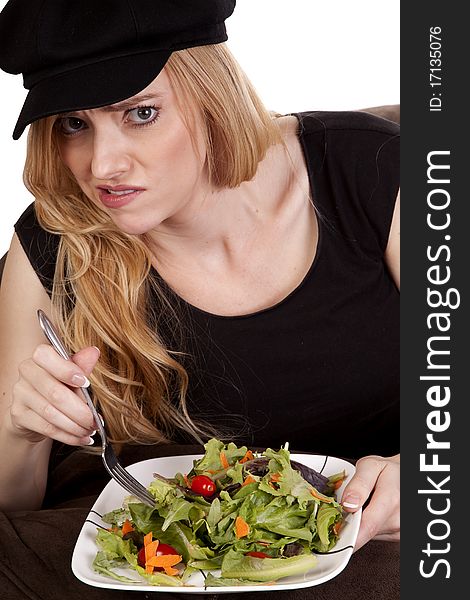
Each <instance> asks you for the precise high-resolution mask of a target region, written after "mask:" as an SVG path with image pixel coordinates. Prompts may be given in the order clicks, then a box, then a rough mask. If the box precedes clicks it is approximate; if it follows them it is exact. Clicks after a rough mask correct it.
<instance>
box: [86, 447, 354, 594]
mask: <svg viewBox="0 0 470 600" xmlns="http://www.w3.org/2000/svg"><path fill="white" fill-rule="evenodd" d="M204 448H205V454H204V456H203V457H202V458H200V459H198V460H195V461H194V462H193V467H192V469H191V470H190V471H189V472H188V473H176V474H175V476H174V477H172V478H171V479H170V478H166V477H163V476H161V475H159V474H158V473H154V479H153V481H152V483H150V485H149V486H148V490H149V492H150V493H151V494H152V496H153V497H154V498H155V507H151V506H148V505H146V504H143V503H141V502H140V501H139V500H138V499H137V498H135V497H133V496H129V497H127V498H126V499H125V500H124V502H123V505H122V507H120V508H117V509H116V510H113V511H111V512H109V513H107V514H105V515H103V517H102V519H103V521H104V522H105V523H107V524H109V528H101V527H100V528H99V529H98V532H97V537H96V543H97V545H98V548H99V550H98V552H97V554H96V557H95V559H94V561H93V569H94V570H95V571H97V572H98V573H101V574H102V575H105V576H108V577H112V578H114V579H117V580H119V581H123V582H125V583H142V578H143V579H144V580H146V581H147V583H148V584H150V585H157V586H158V585H164V586H182V585H188V584H187V582H188V579H189V578H190V576H191V575H192V574H193V573H194V572H196V571H204V573H205V585H206V587H208V586H224V585H229V586H230V585H253V584H254V583H256V582H259V583H260V584H261V583H266V582H275V581H278V580H279V579H281V578H283V577H287V576H290V575H303V574H304V573H307V572H308V571H310V570H311V569H314V568H315V565H316V556H315V553H325V552H328V551H329V550H331V549H332V548H333V547H334V546H335V544H336V542H337V540H338V535H339V531H340V528H341V526H342V524H343V512H342V508H341V506H340V504H339V503H338V502H337V501H336V498H335V491H336V489H338V488H339V487H340V486H341V484H342V482H343V480H344V478H345V477H346V473H345V472H344V471H343V472H341V473H337V474H336V475H333V476H330V477H325V476H324V475H321V474H320V473H318V472H316V471H314V470H313V469H311V468H309V467H307V466H305V465H301V464H299V463H297V462H295V461H291V459H290V453H289V450H288V444H286V445H285V446H284V447H283V448H281V449H280V450H277V451H275V450H272V449H267V450H266V451H265V452H262V453H255V452H252V451H251V450H249V449H248V448H247V447H246V446H241V447H237V446H236V445H235V444H234V443H229V444H224V443H223V442H221V441H219V440H217V439H211V440H209V442H207V444H205V446H204ZM129 568H130V569H132V570H134V571H136V573H138V574H139V575H140V576H141V577H140V578H135V579H131V578H130V577H128V576H127V575H124V574H123V572H122V569H129Z"/></svg>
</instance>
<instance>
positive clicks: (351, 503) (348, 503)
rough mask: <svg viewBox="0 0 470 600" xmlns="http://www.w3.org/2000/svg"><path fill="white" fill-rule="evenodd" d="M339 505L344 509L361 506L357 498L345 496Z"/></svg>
mask: <svg viewBox="0 0 470 600" xmlns="http://www.w3.org/2000/svg"><path fill="white" fill-rule="evenodd" d="M341 504H342V505H343V506H344V507H345V508H359V507H360V506H361V504H360V499H359V497H358V496H346V500H342V501H341Z"/></svg>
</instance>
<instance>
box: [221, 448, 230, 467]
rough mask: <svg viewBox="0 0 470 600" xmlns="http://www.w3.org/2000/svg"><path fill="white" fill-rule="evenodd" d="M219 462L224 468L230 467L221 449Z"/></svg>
mask: <svg viewBox="0 0 470 600" xmlns="http://www.w3.org/2000/svg"><path fill="white" fill-rule="evenodd" d="M219 456H220V462H221V464H222V467H223V468H224V469H228V468H229V467H230V465H229V462H228V460H227V457H226V456H225V452H224V451H223V450H221V452H220V455H219Z"/></svg>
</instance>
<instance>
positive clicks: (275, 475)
mask: <svg viewBox="0 0 470 600" xmlns="http://www.w3.org/2000/svg"><path fill="white" fill-rule="evenodd" d="M270 479H271V481H275V482H278V481H281V479H282V475H281V474H280V473H273V474H272V475H271V477H270Z"/></svg>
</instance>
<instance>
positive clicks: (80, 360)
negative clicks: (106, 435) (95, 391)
mask: <svg viewBox="0 0 470 600" xmlns="http://www.w3.org/2000/svg"><path fill="white" fill-rule="evenodd" d="M98 358H99V350H98V349H97V348H95V347H89V348H84V349H83V350H80V352H78V353H77V354H75V355H74V356H73V358H72V360H71V361H68V360H64V359H63V358H61V357H60V356H59V355H58V354H57V353H56V352H55V350H54V349H53V348H52V346H48V345H46V344H41V345H39V346H38V347H37V348H36V350H35V351H34V353H33V356H32V358H30V359H28V360H25V361H24V362H22V363H21V364H20V366H19V373H20V376H19V379H18V381H17V382H16V384H15V385H14V387H13V400H12V404H11V406H10V410H9V415H7V416H9V420H10V424H11V429H12V431H13V432H14V433H15V435H18V436H20V437H24V438H26V439H27V440H29V441H30V442H32V443H36V442H41V441H42V440H44V439H46V438H51V439H54V440H58V441H59V442H63V443H65V444H69V445H72V446H84V445H87V444H89V443H90V442H91V438H90V435H92V434H93V431H94V429H95V426H94V422H93V415H92V413H91V411H90V409H89V408H88V406H87V405H86V404H85V403H84V401H83V400H82V399H81V398H80V397H79V396H78V395H77V394H76V393H75V391H74V389H77V388H79V387H81V386H83V385H86V383H87V376H88V375H89V374H90V373H91V371H92V370H93V367H94V366H95V364H96V362H97V360H98Z"/></svg>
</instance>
